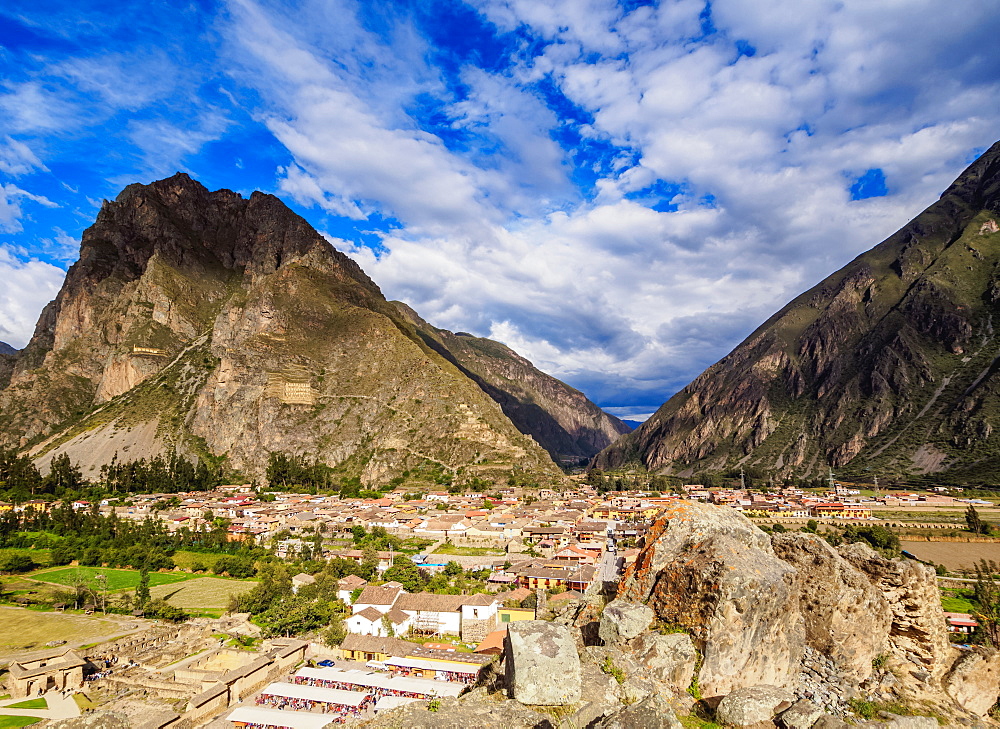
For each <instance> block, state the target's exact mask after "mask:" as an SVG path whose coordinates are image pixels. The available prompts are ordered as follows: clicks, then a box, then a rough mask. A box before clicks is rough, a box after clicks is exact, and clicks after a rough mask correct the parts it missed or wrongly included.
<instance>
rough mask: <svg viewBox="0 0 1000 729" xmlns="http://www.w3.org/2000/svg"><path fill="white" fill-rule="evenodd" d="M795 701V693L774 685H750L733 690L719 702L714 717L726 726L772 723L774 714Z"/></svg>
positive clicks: (766, 724)
mask: <svg viewBox="0 0 1000 729" xmlns="http://www.w3.org/2000/svg"><path fill="white" fill-rule="evenodd" d="M794 702H795V694H793V693H792V692H791V691H787V690H786V689H782V688H777V687H776V686H750V687H748V688H741V689H737V690H736V691H733V692H732V693H731V694H729V695H728V696H726V697H725V698H723V699H722V701H720V702H719V706H718V708H716V710H715V718H716V720H718V721H719V722H720V723H722V724H725V725H727V726H736V727H756V726H768V725H772V724H771V720H772V719H773V718H774V717H775V715H777V714H779V713H781V712H782V711H784V710H785V709H788V708H790V707H791V706H792V704H793V703H794Z"/></svg>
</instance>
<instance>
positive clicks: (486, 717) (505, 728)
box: [329, 698, 556, 729]
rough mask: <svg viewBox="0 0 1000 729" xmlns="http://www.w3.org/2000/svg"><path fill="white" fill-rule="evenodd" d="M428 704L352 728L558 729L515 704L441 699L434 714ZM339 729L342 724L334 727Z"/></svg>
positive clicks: (549, 719) (538, 714) (548, 719)
mask: <svg viewBox="0 0 1000 729" xmlns="http://www.w3.org/2000/svg"><path fill="white" fill-rule="evenodd" d="M427 705H428V704H427V702H426V701H418V702H416V703H413V704H408V705H407V706H403V707H401V708H399V709H395V710H393V711H387V712H382V713H381V714H379V716H378V718H376V719H373V720H372V721H368V722H352V723H351V724H350V725H349V726H366V727H371V728H372V729H376V727H379V728H383V727H398V728H399V729H403V728H404V727H405V729H472V727H476V728H477V729H478V728H479V727H482V729H556V724H555V723H554V722H553V721H552V717H550V716H547V715H546V714H543V713H541V712H538V711H534V710H533V709H530V708H529V707H527V706H523V705H522V704H520V703H518V702H517V701H514V700H513V699H508V700H506V701H505V700H503V699H500V700H498V701H493V700H489V701H476V700H471V701H470V700H461V699H452V698H447V699H440V700H439V701H438V703H437V704H436V705H435V706H436V708H435V709H434V711H429V710H428V708H427ZM329 726H331V727H337V726H340V725H339V724H334V723H331V724H330V725H329Z"/></svg>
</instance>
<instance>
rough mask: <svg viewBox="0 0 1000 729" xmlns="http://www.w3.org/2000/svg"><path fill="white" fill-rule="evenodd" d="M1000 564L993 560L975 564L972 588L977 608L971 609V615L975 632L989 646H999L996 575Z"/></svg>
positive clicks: (999, 603)
mask: <svg viewBox="0 0 1000 729" xmlns="http://www.w3.org/2000/svg"><path fill="white" fill-rule="evenodd" d="M998 572H1000V565H998V564H997V563H996V562H994V561H993V560H990V561H988V562H987V561H986V560H985V559H983V560H980V561H979V564H977V565H976V585H975V587H974V588H973V589H974V594H975V598H976V602H977V603H979V608H978V609H976V610H973V611H972V617H973V619H975V621H976V622H977V623H979V627H978V628H976V634H977V635H978V636H979V637H980V639H981V640H982V641H983V642H984V643H986V644H988V645H991V646H994V647H1000V584H998V583H997V578H996V575H997V573H998Z"/></svg>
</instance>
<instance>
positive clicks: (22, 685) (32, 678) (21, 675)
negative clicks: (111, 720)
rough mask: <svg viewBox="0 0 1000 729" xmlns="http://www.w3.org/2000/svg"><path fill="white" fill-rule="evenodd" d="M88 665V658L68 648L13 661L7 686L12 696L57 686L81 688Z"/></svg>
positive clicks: (15, 696) (33, 694)
mask: <svg viewBox="0 0 1000 729" xmlns="http://www.w3.org/2000/svg"><path fill="white" fill-rule="evenodd" d="M86 665H87V661H86V659H84V658H83V657H82V656H80V654H79V653H77V652H76V651H74V650H70V649H67V648H60V649H58V650H54V651H49V652H47V653H41V654H37V655H35V657H33V658H26V659H23V660H20V661H12V662H11V664H10V666H8V668H7V670H8V675H7V690H8V691H10V695H11V697H12V698H15V699H21V698H25V697H28V696H40V695H41V694H44V693H46V692H47V691H51V690H53V689H55V690H62V689H67V688H81V687H82V686H83V667H84V666H86Z"/></svg>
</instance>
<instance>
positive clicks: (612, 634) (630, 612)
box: [598, 600, 654, 645]
mask: <svg viewBox="0 0 1000 729" xmlns="http://www.w3.org/2000/svg"><path fill="white" fill-rule="evenodd" d="M653 617H654V614H653V610H652V608H649V607H647V606H645V605H643V604H642V603H636V602H628V601H627V600H613V601H612V602H610V603H609V604H608V605H607V606H606V607H605V608H604V612H603V613H602V614H601V623H600V628H599V629H598V635H599V636H600V638H601V640H602V641H604V643H605V645H613V644H615V643H624V642H627V641H630V640H632V639H633V638H636V637H638V636H639V635H640V634H641V633H643V632H644V631H645V630H647V629H648V628H649V626H650V624H651V623H652V622H653Z"/></svg>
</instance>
